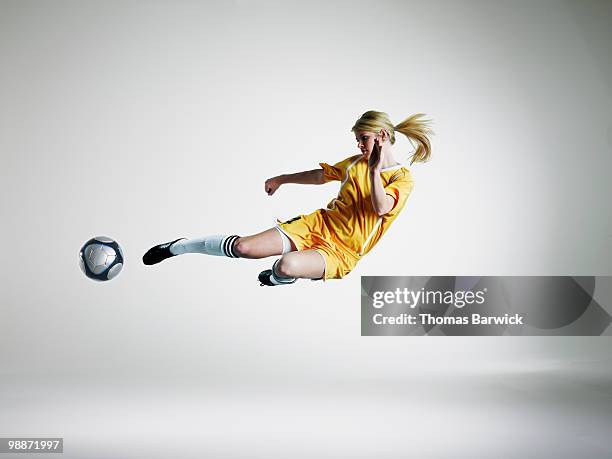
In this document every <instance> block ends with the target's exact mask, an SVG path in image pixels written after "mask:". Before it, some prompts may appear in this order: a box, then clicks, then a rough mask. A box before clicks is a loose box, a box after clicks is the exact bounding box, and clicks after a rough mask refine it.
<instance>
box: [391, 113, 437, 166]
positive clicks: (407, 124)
mask: <svg viewBox="0 0 612 459" xmlns="http://www.w3.org/2000/svg"><path fill="white" fill-rule="evenodd" d="M423 116H425V115H424V114H423V113H417V114H416V115H412V116H411V117H410V118H406V119H405V120H404V121H402V122H401V123H399V124H398V125H397V126H395V127H394V128H393V129H394V130H395V131H397V132H401V133H402V134H404V135H405V136H406V137H408V140H409V141H410V143H411V144H412V140H414V141H415V142H416V147H415V152H414V153H413V154H412V156H411V157H410V158H411V159H410V164H411V165H412V163H414V162H417V163H424V162H426V161H427V160H429V157H430V156H431V143H430V142H429V137H428V135H432V134H433V131H432V130H431V129H430V123H431V120H425V119H419V118H421V117H423ZM412 145H413V146H414V144H412Z"/></svg>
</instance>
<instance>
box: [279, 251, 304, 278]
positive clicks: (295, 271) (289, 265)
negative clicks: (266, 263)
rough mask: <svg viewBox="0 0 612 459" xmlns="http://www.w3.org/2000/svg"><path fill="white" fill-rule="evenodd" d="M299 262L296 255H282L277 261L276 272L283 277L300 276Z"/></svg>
mask: <svg viewBox="0 0 612 459" xmlns="http://www.w3.org/2000/svg"><path fill="white" fill-rule="evenodd" d="M298 265H299V263H298V261H297V260H296V259H295V257H287V256H285V257H282V258H281V259H279V260H278V263H276V267H275V270H276V274H278V275H279V276H283V277H299V266H298Z"/></svg>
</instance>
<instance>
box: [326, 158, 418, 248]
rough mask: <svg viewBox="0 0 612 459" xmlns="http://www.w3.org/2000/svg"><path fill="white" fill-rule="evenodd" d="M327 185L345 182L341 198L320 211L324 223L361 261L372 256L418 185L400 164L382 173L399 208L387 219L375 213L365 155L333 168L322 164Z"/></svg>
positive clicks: (339, 163) (385, 187)
mask: <svg viewBox="0 0 612 459" xmlns="http://www.w3.org/2000/svg"><path fill="white" fill-rule="evenodd" d="M319 165H320V166H321V167H322V168H323V176H324V178H325V181H326V182H329V181H332V180H338V181H340V182H341V184H340V191H339V192H338V196H337V197H336V198H334V199H333V200H332V201H331V202H330V203H329V204H328V205H327V208H326V209H320V210H319V211H318V212H321V214H322V217H323V221H324V222H325V224H326V226H327V227H328V228H329V230H330V232H331V233H332V237H334V239H336V241H335V242H339V243H340V244H341V245H342V246H344V248H345V249H348V250H349V251H350V252H351V253H353V254H354V255H356V256H357V257H362V256H363V255H365V254H366V253H368V252H369V251H370V250H371V249H372V248H373V247H374V246H375V245H376V243H377V242H378V241H379V240H380V238H381V237H382V235H383V234H385V232H386V231H387V230H388V229H389V226H391V223H393V221H394V220H395V218H396V217H397V216H398V214H399V213H400V212H401V210H402V209H403V208H404V205H405V204H406V200H407V199H408V196H409V195H410V192H411V191H412V188H413V186H414V181H413V179H412V176H411V174H410V171H409V170H408V169H407V168H406V167H404V166H403V165H401V164H399V165H396V166H391V167H387V168H384V169H382V170H381V173H380V178H381V181H382V184H383V187H384V189H385V192H386V193H387V194H388V195H390V196H391V197H392V198H393V199H394V200H395V204H394V206H393V208H392V209H391V210H390V211H389V212H388V213H386V214H385V215H383V216H379V215H378V214H377V212H376V211H375V210H374V205H373V204H372V197H371V195H370V190H371V182H370V176H369V172H368V162H367V160H366V159H365V158H364V157H363V156H362V155H361V154H359V155H355V156H351V157H349V158H346V159H344V160H342V161H340V162H338V163H336V164H334V165H333V166H330V165H329V164H327V163H319Z"/></svg>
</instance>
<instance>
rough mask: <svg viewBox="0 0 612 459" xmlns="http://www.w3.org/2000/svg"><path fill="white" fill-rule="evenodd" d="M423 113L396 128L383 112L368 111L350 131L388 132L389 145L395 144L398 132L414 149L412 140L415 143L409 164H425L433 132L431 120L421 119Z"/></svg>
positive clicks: (429, 152)
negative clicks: (406, 138) (384, 130)
mask: <svg viewBox="0 0 612 459" xmlns="http://www.w3.org/2000/svg"><path fill="white" fill-rule="evenodd" d="M424 116H425V114H424V113H417V114H416V115H412V116H411V117H409V118H406V119H405V120H404V121H402V122H401V123H399V124H398V125H397V126H393V123H391V120H390V119H389V115H387V114H386V113H384V112H377V111H374V110H370V111H367V112H365V113H364V114H363V115H361V118H359V119H358V120H357V121H356V122H355V125H354V126H353V127H352V129H351V131H353V132H356V131H367V132H375V133H378V132H379V131H380V130H381V129H386V130H387V131H389V135H390V136H389V140H390V141H391V144H394V143H395V133H396V132H400V133H402V134H404V135H405V136H406V137H408V141H409V142H410V143H411V144H412V146H413V147H414V144H413V143H412V140H414V141H415V142H416V147H415V152H414V153H413V154H412V156H411V157H410V158H411V159H410V164H412V163H414V162H423V163H424V162H425V161H427V160H429V157H430V156H431V143H430V142H429V137H428V136H429V135H433V134H434V132H433V131H432V130H431V129H430V123H431V120H426V119H421V118H422V117H424Z"/></svg>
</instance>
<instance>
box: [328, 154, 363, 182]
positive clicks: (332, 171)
mask: <svg viewBox="0 0 612 459" xmlns="http://www.w3.org/2000/svg"><path fill="white" fill-rule="evenodd" d="M353 159H355V156H351V157H349V158H346V159H343V160H342V161H340V162H338V163H336V164H334V165H333V166H330V165H329V164H327V163H319V166H321V168H322V169H323V178H324V179H325V182H331V181H332V180H339V181H342V180H343V179H344V174H345V172H346V169H347V167H348V166H349V164H350V163H351V160H353Z"/></svg>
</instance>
